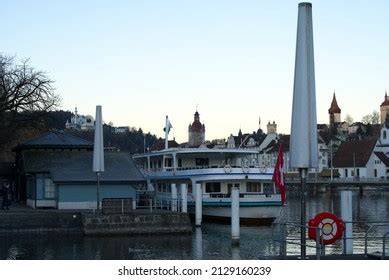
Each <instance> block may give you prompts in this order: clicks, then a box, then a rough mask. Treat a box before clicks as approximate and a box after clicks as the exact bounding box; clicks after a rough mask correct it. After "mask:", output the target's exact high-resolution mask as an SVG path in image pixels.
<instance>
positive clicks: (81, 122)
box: [65, 108, 95, 130]
mask: <svg viewBox="0 0 389 280" xmlns="http://www.w3.org/2000/svg"><path fill="white" fill-rule="evenodd" d="M65 127H66V129H76V130H93V129H95V120H94V118H93V117H92V116H91V115H86V116H84V115H79V114H78V112H77V108H76V109H75V112H74V115H73V117H71V118H70V121H69V120H67V121H66V123H65Z"/></svg>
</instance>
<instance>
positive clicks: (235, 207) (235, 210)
mask: <svg viewBox="0 0 389 280" xmlns="http://www.w3.org/2000/svg"><path fill="white" fill-rule="evenodd" d="M239 239H240V220H239V188H237V187H233V188H232V189H231V242H232V245H233V246H234V245H235V246H236V245H239Z"/></svg>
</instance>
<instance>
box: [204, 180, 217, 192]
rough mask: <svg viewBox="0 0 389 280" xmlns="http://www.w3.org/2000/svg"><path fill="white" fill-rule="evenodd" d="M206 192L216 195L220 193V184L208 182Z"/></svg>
mask: <svg viewBox="0 0 389 280" xmlns="http://www.w3.org/2000/svg"><path fill="white" fill-rule="evenodd" d="M205 192H207V193H214V192H218V193H219V192H220V182H208V183H205Z"/></svg>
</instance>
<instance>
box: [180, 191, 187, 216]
mask: <svg viewBox="0 0 389 280" xmlns="http://www.w3.org/2000/svg"><path fill="white" fill-rule="evenodd" d="M181 200H182V212H183V213H188V188H187V185H186V184H181Z"/></svg>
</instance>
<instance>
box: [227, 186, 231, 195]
mask: <svg viewBox="0 0 389 280" xmlns="http://www.w3.org/2000/svg"><path fill="white" fill-rule="evenodd" d="M231 189H232V184H228V185H227V191H228V193H229V194H231Z"/></svg>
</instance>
